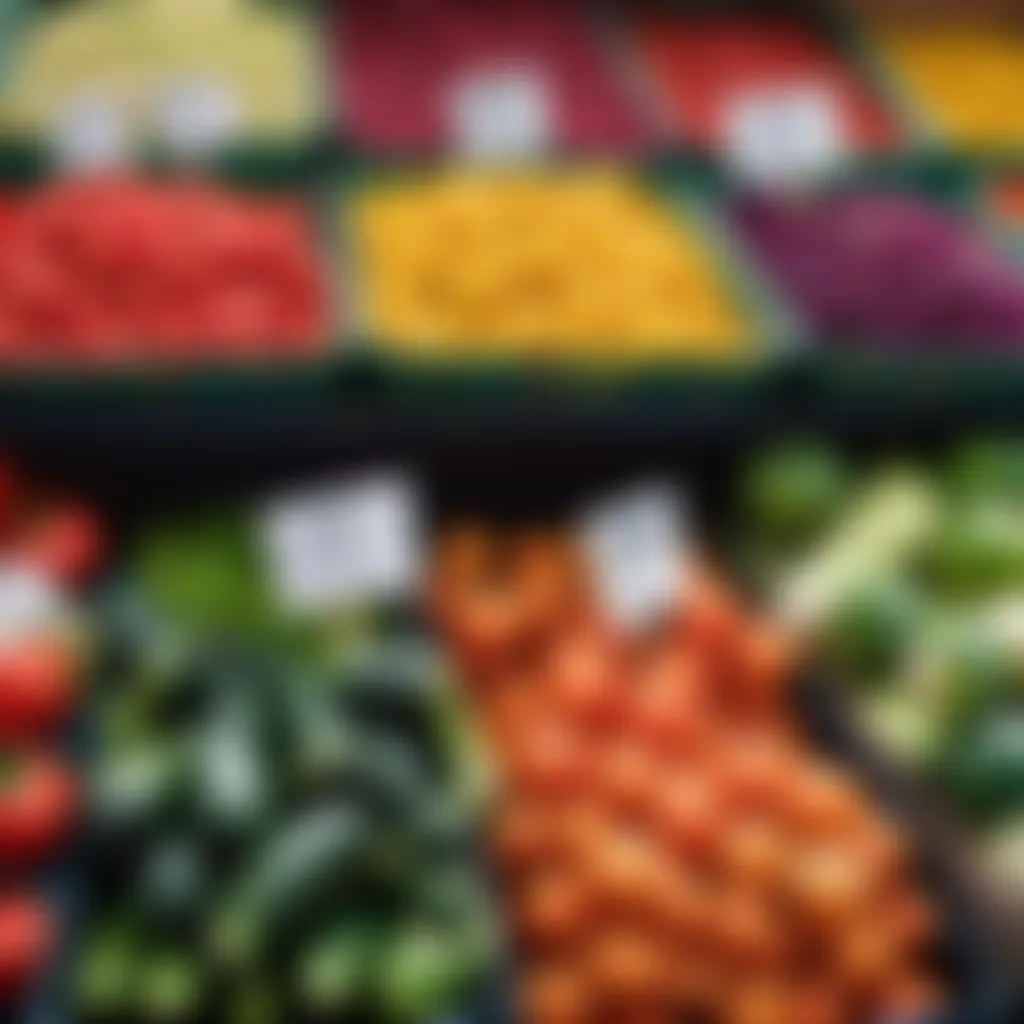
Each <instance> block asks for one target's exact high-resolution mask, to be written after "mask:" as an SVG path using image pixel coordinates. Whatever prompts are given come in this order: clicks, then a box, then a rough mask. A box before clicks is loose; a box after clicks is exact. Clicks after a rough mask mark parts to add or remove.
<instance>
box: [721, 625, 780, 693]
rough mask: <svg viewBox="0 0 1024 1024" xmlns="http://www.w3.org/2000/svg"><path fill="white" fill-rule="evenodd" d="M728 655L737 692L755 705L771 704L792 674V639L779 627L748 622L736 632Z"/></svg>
mask: <svg viewBox="0 0 1024 1024" xmlns="http://www.w3.org/2000/svg"><path fill="white" fill-rule="evenodd" d="M731 659H732V662H733V673H732V675H731V688H732V689H733V690H734V691H735V692H736V693H737V695H738V696H739V697H740V698H741V699H742V700H743V701H745V702H747V703H749V704H752V705H754V706H756V707H759V708H764V707H774V706H776V705H777V704H778V702H779V700H780V698H781V697H782V696H783V695H784V691H785V687H786V685H787V683H789V681H790V679H791V677H792V674H793V666H794V661H795V656H794V642H793V640H792V639H791V638H790V637H788V636H787V635H786V634H785V633H784V632H783V631H782V630H781V629H778V628H775V627H773V626H770V625H767V624H764V623H751V624H750V625H749V626H748V627H747V628H746V629H745V630H743V631H742V632H740V633H739V635H738V637H737V643H736V645H735V647H734V649H733V650H732V652H731Z"/></svg>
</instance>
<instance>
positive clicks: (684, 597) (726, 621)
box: [679, 569, 743, 663]
mask: <svg viewBox="0 0 1024 1024" xmlns="http://www.w3.org/2000/svg"><path fill="white" fill-rule="evenodd" d="M679 617H680V623H681V625H682V628H683V630H684V635H685V636H686V638H687V639H688V640H689V641H691V642H692V644H693V645H694V650H695V651H697V652H698V653H699V654H700V655H701V656H703V657H707V658H708V659H709V660H710V661H711V662H712V663H717V662H718V661H719V660H720V659H721V658H723V657H724V656H725V655H727V654H728V652H729V649H730V646H731V644H732V642H733V639H734V638H735V636H736V635H737V633H738V631H739V630H740V628H741V627H742V624H743V618H742V613H741V610H740V607H739V605H738V603H737V601H736V598H735V596H734V595H733V593H732V592H731V591H730V590H729V588H728V587H727V586H726V585H725V583H724V582H723V581H722V580H721V579H719V578H718V577H717V576H715V575H714V574H713V573H711V572H710V570H706V569H705V570H702V571H701V572H699V573H697V574H696V575H695V576H694V577H693V578H690V579H687V580H685V581H684V582H683V584H682V586H681V588H680V596H679Z"/></svg>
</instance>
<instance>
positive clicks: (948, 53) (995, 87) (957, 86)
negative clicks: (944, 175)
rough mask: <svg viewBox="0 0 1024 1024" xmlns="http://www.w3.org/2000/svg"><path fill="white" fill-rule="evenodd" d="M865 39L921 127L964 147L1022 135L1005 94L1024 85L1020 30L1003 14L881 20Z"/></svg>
mask: <svg viewBox="0 0 1024 1024" xmlns="http://www.w3.org/2000/svg"><path fill="white" fill-rule="evenodd" d="M869 39H870V41H871V43H872V44H873V45H874V46H875V47H876V49H877V50H878V52H879V53H880V55H881V58H882V60H883V61H884V62H885V63H886V64H887V65H888V66H889V68H890V69H891V73H892V75H893V76H894V77H895V79H896V81H897V82H898V83H899V85H900V86H901V87H902V88H903V89H904V90H905V91H906V92H907V94H908V97H909V99H910V101H911V102H912V103H914V104H915V105H916V107H917V109H918V111H919V113H920V115H921V116H922V118H923V119H924V122H925V125H926V127H928V128H931V129H932V130H934V131H936V132H937V133H938V134H939V135H940V136H941V137H942V138H943V140H944V141H947V142H948V143H950V144H951V145H953V146H956V147H959V148H961V149H965V150H968V151H972V150H973V151H989V152H991V151H998V150H999V149H1006V148H1014V147H1018V146H1020V145H1021V143H1022V142H1024V126H1022V125H1021V122H1020V118H1019V117H1018V116H1017V112H1016V111H1015V110H1014V109H1013V106H1014V105H1013V104H1012V103H1007V102H1006V97H1007V96H1015V95H1019V94H1020V92H1021V90H1022V89H1024V34H1022V33H1021V29H1020V25H1019V24H1018V23H1017V22H1016V21H1015V20H1012V19H1009V18H993V17H989V18H986V17H984V16H983V14H981V13H979V17H977V18H971V16H970V12H967V11H965V12H961V16H960V17H957V16H953V17H946V18H942V17H936V18H930V19H929V18H924V17H922V18H906V19H903V20H892V21H885V20H880V21H878V22H877V23H876V24H874V25H872V26H871V27H870V30H869Z"/></svg>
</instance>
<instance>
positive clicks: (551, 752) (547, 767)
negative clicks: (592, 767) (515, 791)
mask: <svg viewBox="0 0 1024 1024" xmlns="http://www.w3.org/2000/svg"><path fill="white" fill-rule="evenodd" d="M508 770H509V775H510V777H511V779H512V781H513V783H514V784H515V785H517V786H519V787H521V788H522V789H524V790H528V791H533V792H538V793H546V794H554V793H566V792H569V791H572V790H575V789H576V788H577V787H578V786H579V785H580V783H581V782H582V781H583V780H584V779H585V777H586V772H587V751H586V747H585V746H584V744H583V743H582V742H581V741H580V739H579V738H578V737H577V736H575V735H574V734H573V732H572V731H571V730H569V729H567V728H565V727H564V726H561V725H558V724H557V723H555V722H553V721H549V722H540V723H538V724H537V726H536V727H535V729H534V730H533V731H532V732H530V733H528V734H527V735H524V736H520V737H518V738H517V740H516V741H515V745H514V747H513V748H512V749H511V750H510V751H509V756H508Z"/></svg>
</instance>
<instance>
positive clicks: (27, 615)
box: [0, 563, 65, 642]
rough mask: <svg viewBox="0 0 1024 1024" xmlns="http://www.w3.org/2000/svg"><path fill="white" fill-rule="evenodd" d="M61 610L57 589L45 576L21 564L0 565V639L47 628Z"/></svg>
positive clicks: (12, 637) (62, 602)
mask: <svg viewBox="0 0 1024 1024" xmlns="http://www.w3.org/2000/svg"><path fill="white" fill-rule="evenodd" d="M64 612H65V608H64V601H63V598H62V596H61V594H60V591H59V590H58V588H57V587H56V585H55V584H54V583H53V581H52V580H51V579H50V578H49V577H48V576H46V575H45V574H44V573H41V572H39V571H37V570H35V569H32V568H30V567H28V566H24V565H18V564H16V563H3V564H0V642H2V641H4V640H9V639H15V638H17V637H20V636H25V635H26V634H31V633H34V632H36V631H38V630H45V629H50V628H52V627H53V626H54V625H55V624H56V623H58V622H59V621H61V619H62V618H63V615H64Z"/></svg>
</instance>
